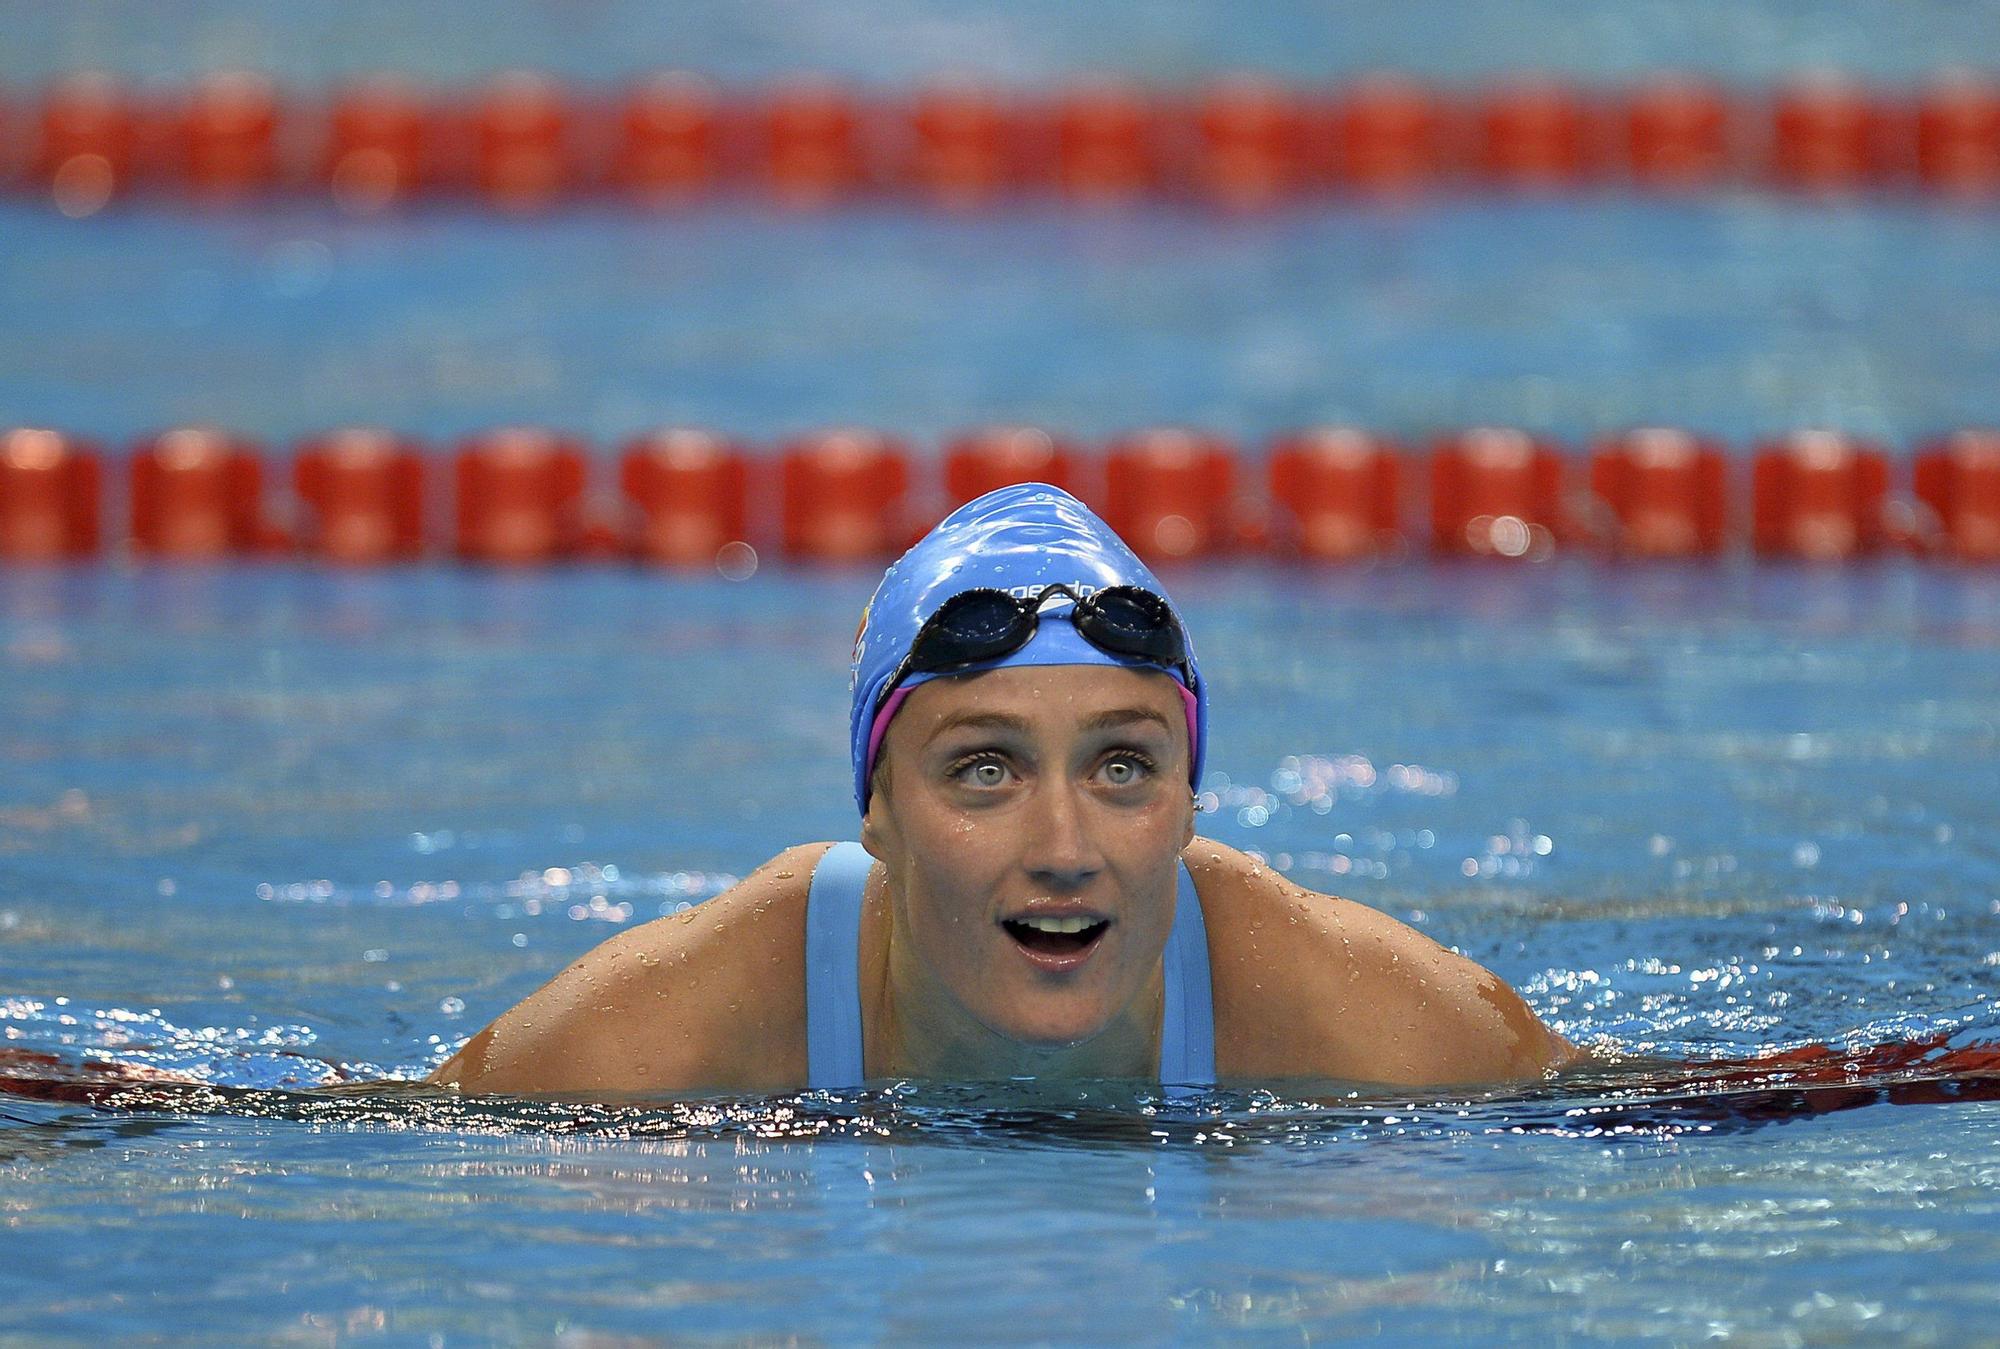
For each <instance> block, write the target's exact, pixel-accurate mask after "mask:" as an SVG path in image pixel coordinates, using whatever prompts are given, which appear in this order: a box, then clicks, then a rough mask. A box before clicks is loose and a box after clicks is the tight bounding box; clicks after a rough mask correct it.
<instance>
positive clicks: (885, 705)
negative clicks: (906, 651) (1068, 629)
mask: <svg viewBox="0 0 2000 1349" xmlns="http://www.w3.org/2000/svg"><path fill="white" fill-rule="evenodd" d="M1153 668H1155V669H1159V667H1158V666H1155V667H1153ZM1161 673H1162V674H1165V675H1166V676H1167V677H1168V678H1170V679H1172V680H1173V681H1174V689H1175V691H1176V692H1178V693H1179V694H1180V695H1181V710H1182V711H1184V712H1186V713H1187V733H1188V753H1189V755H1193V753H1194V747H1195V744H1196V741H1195V738H1194V736H1195V712H1196V709H1197V708H1198V707H1199V706H1200V704H1199V703H1198V702H1197V701H1196V700H1195V696H1194V690H1192V689H1190V688H1189V687H1188V686H1187V685H1186V684H1183V683H1181V679H1180V676H1179V675H1177V674H1175V673H1174V672H1173V671H1172V670H1161ZM930 679H931V676H924V677H920V678H918V679H917V681H916V683H905V684H901V685H899V686H897V688H896V689H895V690H894V691H893V692H892V693H890V695H889V696H888V697H887V698H886V699H884V700H883V702H882V710H881V711H880V712H877V713H876V714H875V721H874V723H873V724H872V725H870V726H869V728H868V758H867V760H866V761H865V763H864V765H863V773H862V780H863V781H866V780H867V779H869V778H872V777H874V776H875V756H876V755H877V754H878V753H880V752H881V749H882V739H883V737H884V736H886V735H888V734H889V723H890V721H892V720H893V719H894V718H895V715H896V713H897V712H899V711H901V710H902V707H903V703H904V701H905V700H906V699H907V698H908V697H909V696H910V694H911V692H912V691H913V690H914V689H915V688H916V687H917V685H918V684H925V683H929V682H930Z"/></svg>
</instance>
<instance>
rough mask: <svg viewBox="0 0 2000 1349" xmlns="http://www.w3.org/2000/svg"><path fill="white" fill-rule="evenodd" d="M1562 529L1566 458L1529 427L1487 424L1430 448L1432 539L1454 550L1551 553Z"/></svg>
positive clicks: (1518, 554) (1470, 553) (1442, 548)
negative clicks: (1514, 427) (1531, 431)
mask: <svg viewBox="0 0 2000 1349" xmlns="http://www.w3.org/2000/svg"><path fill="white" fill-rule="evenodd" d="M1563 532H1565V531H1564V529H1563V462H1562V456H1561V455H1560V454H1558V453H1557V452H1556V449H1555V446H1553V445H1552V444H1550V443H1549V442H1547V441H1545V440H1539V439H1537V438H1536V437H1534V436H1531V435H1529V434H1528V433H1527V432H1525V431H1515V430H1510V429H1507V428H1502V427H1482V428H1479V429H1477V430H1472V431H1462V432H1460V433H1458V434H1457V435H1454V436H1447V437H1444V438H1443V439H1441V440H1439V441H1438V442H1437V443H1436V445H1435V446H1433V448H1432V450H1431V546H1432V547H1433V548H1435V549H1436V550H1437V551H1438V552H1440V553H1443V554H1446V555H1448V556H1451V555H1455V556H1460V557H1507V558H1519V557H1527V558H1540V557H1546V556H1548V555H1549V553H1551V552H1553V551H1554V549H1555V545H1556V542H1557V540H1558V538H1559V537H1560V536H1561V534H1562V533H1563Z"/></svg>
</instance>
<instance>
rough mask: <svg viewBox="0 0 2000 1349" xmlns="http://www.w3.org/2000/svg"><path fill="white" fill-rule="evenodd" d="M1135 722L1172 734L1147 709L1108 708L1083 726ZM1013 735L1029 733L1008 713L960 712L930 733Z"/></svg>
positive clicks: (1092, 728) (1157, 715) (1024, 723)
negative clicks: (965, 732) (1150, 723)
mask: <svg viewBox="0 0 2000 1349" xmlns="http://www.w3.org/2000/svg"><path fill="white" fill-rule="evenodd" d="M1135 721H1149V722H1152V723H1153V724H1154V725H1156V726H1158V727H1159V728H1160V729H1161V730H1163V731H1166V732H1167V733H1168V734H1172V732H1173V729H1174V724H1173V723H1172V722H1171V721H1169V720H1167V718H1166V717H1164V716H1162V715H1161V714H1160V713H1158V712H1155V711H1154V710H1153V709H1152V708H1150V707H1110V708H1106V709H1105V710H1104V711H1102V712H1099V713H1096V714H1095V715H1093V716H1091V717H1090V718H1089V719H1088V720H1087V721H1085V722H1084V723H1083V729H1084V730H1086V731H1108V730H1111V729H1113V728H1115V727H1119V726H1127V725H1130V724H1131V723H1133V722H1135ZM962 730H970V731H1012V732H1014V733H1015V734H1017V735H1025V734H1027V733H1028V731H1029V726H1028V723H1027V720H1026V719H1025V718H1022V717H1017V716H1014V715H1013V714H1011V713H1008V712H962V713H960V714H959V715H957V716H954V717H947V718H946V719H945V720H943V721H941V722H939V723H938V724H937V725H936V726H935V727H933V728H932V729H931V733H930V736H929V738H930V739H932V740H935V739H937V737H939V736H941V735H944V734H945V733H947V732H949V731H962Z"/></svg>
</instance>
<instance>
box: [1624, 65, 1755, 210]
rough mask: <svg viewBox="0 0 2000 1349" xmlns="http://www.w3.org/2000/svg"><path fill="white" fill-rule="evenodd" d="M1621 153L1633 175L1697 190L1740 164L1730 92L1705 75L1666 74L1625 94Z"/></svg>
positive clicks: (1664, 186)
mask: <svg viewBox="0 0 2000 1349" xmlns="http://www.w3.org/2000/svg"><path fill="white" fill-rule="evenodd" d="M1620 120H1621V123H1622V125H1621V127H1620V130H1621V132H1622V134H1623V136H1624V145H1623V147H1622V153H1623V154H1624V157H1625V162H1626V164H1627V165H1628V166H1629V169H1630V172H1631V174H1632V181H1633V182H1635V183H1637V184H1639V185H1640V186H1642V187H1647V188H1655V189H1661V190H1666V191H1696V190H1700V189H1703V188H1712V187H1714V186H1716V185H1717V184H1719V183H1721V182H1723V181H1724V180H1726V179H1727V178H1728V177H1729V175H1730V174H1731V172H1732V171H1733V170H1734V168H1735V163H1736V154H1737V150H1736V147H1735V146H1734V145H1733V144H1732V140H1731V137H1732V128H1731V120H1732V119H1731V110H1730V106H1729V98H1728V95H1727V94H1725V93H1724V92H1723V91H1722V90H1721V89H1720V88H1719V87H1717V86H1716V85H1713V84H1710V83H1708V82H1707V81H1703V80H1694V79H1687V78H1681V77H1675V76H1662V77H1659V78H1657V79H1653V80H1649V81H1647V82H1646V83H1644V84H1642V85H1640V86H1639V87H1638V88H1637V89H1634V90H1633V91H1632V92H1631V93H1630V94H1629V95H1627V96H1626V99H1625V105H1624V107H1623V109H1622V110H1621V119H1620Z"/></svg>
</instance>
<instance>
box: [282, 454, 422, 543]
mask: <svg viewBox="0 0 2000 1349" xmlns="http://www.w3.org/2000/svg"><path fill="white" fill-rule="evenodd" d="M292 484H293V489H294V490H295V491H296V492H297V493H298V498H299V502H300V504H301V505H302V506H303V507H304V512H303V514H304V516H305V517H306V518H305V519H304V520H303V521H302V522H301V523H302V525H303V528H301V529H300V531H299V546H300V548H301V550H302V551H305V552H307V553H310V554H314V555H316V556H319V557H323V558H325V559H327V560H328V561H330V562H340V563H348V564H353V565H368V564H373V563H381V562H413V561H415V560H416V559H417V558H419V557H421V556H422V555H423V551H424V496H425V491H424V462H423V458H422V456H421V455H420V453H419V452H418V450H417V448H416V446H415V445H413V444H411V443H410V442H409V441H406V440H402V439H399V438H398V437H396V436H394V435H391V434H390V433H389V432H387V431H376V430H344V431H334V432H330V433H328V434H327V435H324V436H320V437H318V438H316V439H313V440H309V441H307V442H305V443H304V444H303V445H301V446H300V447H299V452H298V457H297V458H296V459H295V460H294V461H293V464H292Z"/></svg>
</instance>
